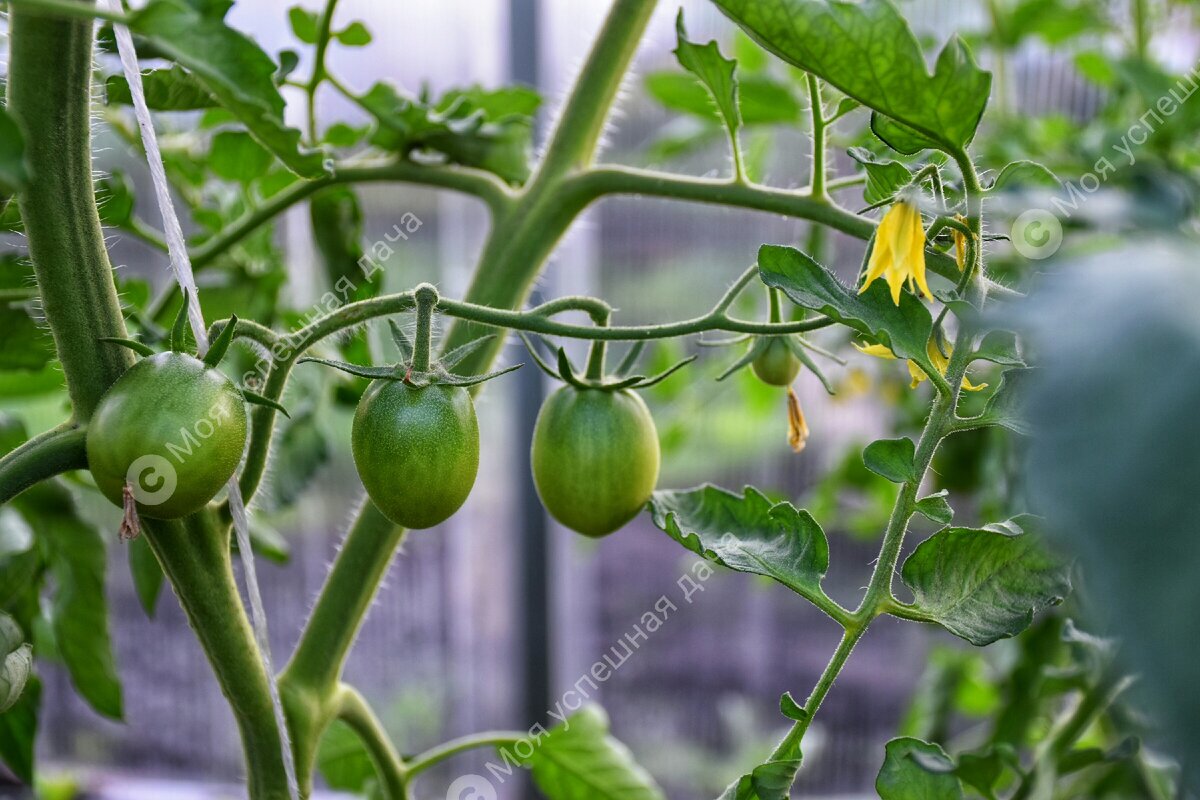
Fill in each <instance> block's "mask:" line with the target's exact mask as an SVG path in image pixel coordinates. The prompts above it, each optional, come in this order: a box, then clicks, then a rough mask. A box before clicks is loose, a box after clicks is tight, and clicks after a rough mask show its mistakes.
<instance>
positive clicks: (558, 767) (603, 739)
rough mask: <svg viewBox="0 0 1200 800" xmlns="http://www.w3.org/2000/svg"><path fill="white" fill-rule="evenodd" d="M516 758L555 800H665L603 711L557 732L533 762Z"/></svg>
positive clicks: (585, 714)
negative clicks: (611, 733)
mask: <svg viewBox="0 0 1200 800" xmlns="http://www.w3.org/2000/svg"><path fill="white" fill-rule="evenodd" d="M509 752H510V753H511V752H512V751H509ZM513 755H514V758H515V759H516V760H518V761H519V763H521V764H523V765H524V766H527V767H529V769H530V770H531V771H532V772H533V781H534V783H536V784H537V786H538V789H540V790H541V791H542V793H543V794H544V795H546V797H547V798H549V800H665V795H664V794H663V793H662V790H661V789H659V788H658V785H657V784H656V783H655V782H654V779H653V778H651V777H650V774H649V773H648V772H646V771H645V770H644V769H642V768H641V767H640V766H638V764H637V763H636V762H635V761H634V760H633V755H632V754H631V753H630V752H629V750H628V749H627V748H626V747H625V745H623V744H621V743H620V742H618V741H617V740H616V739H614V738H612V737H611V736H609V733H608V716H607V715H606V714H605V713H604V711H603V710H602V709H600V708H599V707H598V706H585V707H584V708H583V709H581V710H580V711H578V712H576V713H575V714H572V715H571V716H570V717H568V718H567V720H566V722H565V723H564V724H563V725H556V726H555V727H553V728H551V729H550V734H549V735H548V736H544V737H542V738H541V739H540V741H539V743H538V744H537V745H536V746H535V747H534V748H533V753H532V755H530V756H529V757H528V758H521V756H520V755H519V754H516V753H514V754H513Z"/></svg>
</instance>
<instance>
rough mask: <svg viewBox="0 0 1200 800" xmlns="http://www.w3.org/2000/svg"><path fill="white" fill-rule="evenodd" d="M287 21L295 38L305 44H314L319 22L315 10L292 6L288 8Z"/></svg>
mask: <svg viewBox="0 0 1200 800" xmlns="http://www.w3.org/2000/svg"><path fill="white" fill-rule="evenodd" d="M288 23H289V24H290V25H291V26H292V33H294V34H296V38H297V39H299V40H300V41H302V42H304V43H305V44H316V42H317V35H318V33H319V31H320V23H319V22H318V20H317V15H316V13H315V12H312V11H309V10H308V9H306V8H302V7H301V6H292V7H291V8H289V9H288Z"/></svg>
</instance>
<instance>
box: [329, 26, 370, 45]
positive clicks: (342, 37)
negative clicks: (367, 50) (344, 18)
mask: <svg viewBox="0 0 1200 800" xmlns="http://www.w3.org/2000/svg"><path fill="white" fill-rule="evenodd" d="M334 38H336V39H337V40H338V42H340V43H341V44H344V45H345V46H346V47H365V46H367V45H369V44H370V43H371V32H370V31H369V30H367V26H366V25H364V24H362V23H361V22H351V23H350V24H349V25H347V26H346V27H345V28H343V29H342V30H340V31H338V32H337V33H335V34H334Z"/></svg>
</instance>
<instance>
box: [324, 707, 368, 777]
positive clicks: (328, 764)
mask: <svg viewBox="0 0 1200 800" xmlns="http://www.w3.org/2000/svg"><path fill="white" fill-rule="evenodd" d="M317 769H319V770H320V771H321V775H322V777H324V778H325V782H326V783H328V784H329V788H330V789H334V790H337V791H343V792H362V791H363V789H364V788H365V787H366V785H367V783H368V782H369V781H370V779H371V778H372V777H373V776H374V775H375V766H374V764H373V763H372V762H371V756H370V754H369V753H368V752H367V750H366V748H365V747H363V744H362V741H361V740H360V739H359V738H358V734H356V733H355V732H354V730H353V729H351V728H350V726H349V725H347V724H346V723H344V722H342V721H341V720H335V721H334V722H333V723H332V724H331V725H330V726H329V727H328V728H327V729H326V730H325V735H324V736H322V737H321V743H320V745H318V747H317Z"/></svg>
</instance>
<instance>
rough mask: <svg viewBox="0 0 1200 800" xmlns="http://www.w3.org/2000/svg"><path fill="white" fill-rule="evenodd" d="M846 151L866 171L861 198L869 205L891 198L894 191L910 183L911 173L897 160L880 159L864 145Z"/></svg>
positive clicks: (894, 193)
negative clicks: (865, 181)
mask: <svg viewBox="0 0 1200 800" xmlns="http://www.w3.org/2000/svg"><path fill="white" fill-rule="evenodd" d="M846 153H847V154H848V155H849V156H850V157H851V158H853V159H854V160H855V161H857V162H858V163H859V164H862V166H863V169H864V170H865V171H866V173H867V183H866V185H865V186H864V187H863V200H864V201H865V202H866V203H867V205H869V206H873V205H875V204H877V203H881V202H883V201H885V200H889V199H891V198H892V197H894V196H895V195H896V192H898V191H900V190H901V189H903V188H904V187H905V186H907V185H908V184H910V183H912V173H911V172H909V170H908V167H906V166H904V165H903V164H901V163H900V162H899V161H892V160H891V159H888V160H886V161H880V160H878V159H877V158H875V156H874V155H872V154H871V151H870V150H867V149H866V148H865V147H851V148H850V149H849V150H847V151H846Z"/></svg>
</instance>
